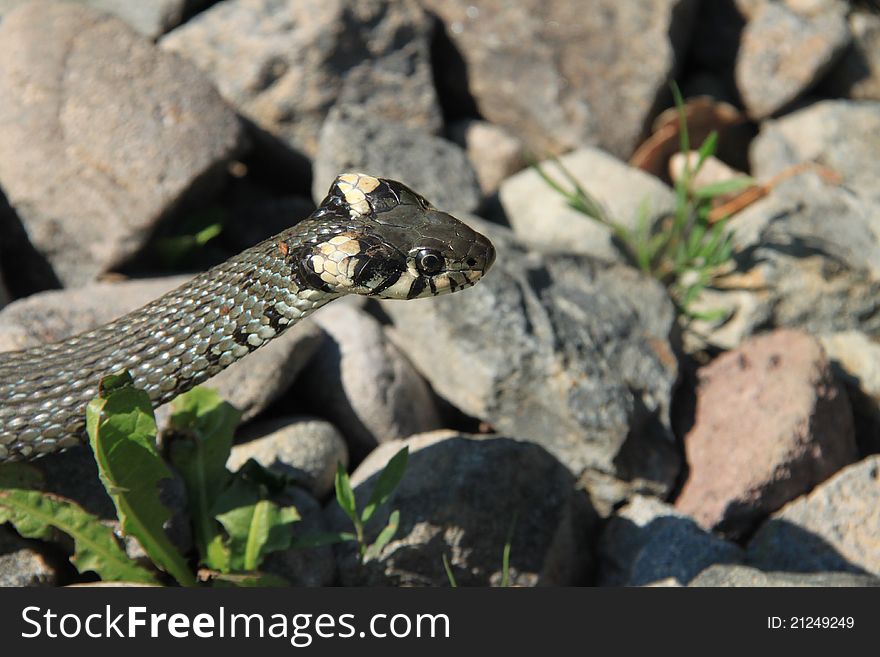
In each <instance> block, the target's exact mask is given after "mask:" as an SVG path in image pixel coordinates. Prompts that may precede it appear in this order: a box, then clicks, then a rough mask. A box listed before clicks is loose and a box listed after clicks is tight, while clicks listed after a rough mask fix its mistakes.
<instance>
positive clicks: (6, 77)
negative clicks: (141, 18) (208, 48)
mask: <svg viewBox="0 0 880 657" xmlns="http://www.w3.org/2000/svg"><path fill="white" fill-rule="evenodd" d="M0 43H2V44H3V51H4V52H5V53H6V56H4V57H3V58H2V60H0V96H2V97H3V99H4V102H3V103H2V104H0V186H2V187H3V189H4V191H5V193H6V196H7V198H8V200H9V203H10V204H11V205H12V206H13V208H14V209H15V211H16V213H17V214H18V216H19V217H20V218H21V221H22V222H23V224H24V225H25V227H26V228H27V231H28V233H29V236H30V239H31V241H32V242H33V243H34V245H35V246H36V247H37V248H38V249H39V250H40V252H41V253H43V254H44V255H45V257H46V258H47V259H48V260H49V261H50V262H51V263H52V266H53V267H54V269H55V271H56V273H57V274H58V276H59V277H60V278H61V280H62V281H63V282H65V283H66V284H75V285H79V284H83V283H85V282H87V281H89V280H91V279H93V278H94V277H95V275H97V274H99V273H101V272H105V271H108V270H110V269H112V268H113V267H115V266H117V265H119V264H121V263H122V262H123V261H125V259H126V258H129V257H130V256H132V255H133V254H135V253H137V251H138V250H139V249H140V248H141V247H142V246H143V245H144V243H145V242H146V240H147V239H148V237H149V236H150V233H151V232H152V230H153V229H154V228H155V227H156V225H157V223H158V222H159V220H160V219H161V218H163V217H164V216H166V215H167V214H168V213H170V212H171V211H172V210H173V209H174V208H175V207H177V206H179V205H180V204H181V203H183V202H185V201H186V202H192V201H194V200H195V199H196V198H198V197H203V196H205V195H206V194H208V193H209V192H211V191H212V189H213V188H214V187H215V186H216V185H217V184H218V183H220V182H221V181H222V180H223V176H224V175H225V174H224V171H223V165H224V164H225V162H226V161H227V160H229V159H230V158H231V157H233V156H234V155H235V154H236V153H237V152H238V151H240V150H241V148H242V138H243V132H242V128H241V126H240V123H239V120H238V118H237V117H236V115H235V113H234V112H233V111H232V110H231V109H230V108H228V107H227V106H226V105H225V104H224V103H223V101H222V100H221V99H220V97H219V95H218V94H217V92H216V91H215V90H214V88H213V87H212V86H211V84H210V83H209V82H208V81H207V80H206V79H205V78H204V77H203V76H202V75H201V74H200V73H199V71H198V70H197V69H196V68H195V66H192V65H191V64H188V63H187V62H184V61H181V59H180V58H178V57H175V56H173V55H169V54H167V53H163V52H161V51H159V50H158V49H157V48H156V47H155V46H154V45H153V44H152V43H151V42H150V41H149V40H148V39H146V38H144V37H143V36H141V35H139V34H137V33H135V32H134V31H133V30H132V29H131V28H129V27H128V26H127V25H125V23H123V22H122V21H121V20H119V19H117V18H113V17H110V16H107V15H105V14H102V13H100V12H97V11H95V10H93V9H90V8H88V7H84V6H82V5H78V4H71V3H61V4H51V3H49V4H46V3H43V2H29V3H27V4H26V5H24V6H22V7H18V8H17V9H13V10H12V11H11V12H9V13H8V14H6V15H5V16H4V17H3V21H2V22H0ZM34 44H39V47H35V45H34Z"/></svg>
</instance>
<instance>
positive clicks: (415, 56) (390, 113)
mask: <svg viewBox="0 0 880 657" xmlns="http://www.w3.org/2000/svg"><path fill="white" fill-rule="evenodd" d="M419 29H424V27H423V24H422V23H421V22H420V21H419ZM404 99H405V100H404ZM336 106H349V107H357V108H360V109H362V110H363V111H364V112H366V113H367V114H369V115H370V116H374V117H378V118H381V119H384V120H386V121H390V122H392V123H396V124H401V125H405V126H406V127H407V128H411V129H413V130H418V131H420V132H425V133H428V134H432V135H439V134H440V132H441V131H442V130H443V113H442V111H441V110H440V103H439V101H438V99H437V91H436V90H435V89H434V84H433V74H432V73H431V63H430V59H429V58H428V57H426V56H425V52H424V40H418V41H416V40H414V41H411V42H410V43H408V44H407V45H406V46H404V47H403V48H402V49H400V50H397V51H394V52H392V53H390V54H389V55H388V56H387V57H384V58H382V59H381V60H378V61H376V62H369V63H366V64H359V65H358V66H355V67H354V68H353V69H351V70H350V71H349V72H348V73H346V75H345V78H344V80H343V83H342V88H341V89H340V90H339V97H338V98H337V99H336Z"/></svg>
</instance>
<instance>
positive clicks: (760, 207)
mask: <svg viewBox="0 0 880 657" xmlns="http://www.w3.org/2000/svg"><path fill="white" fill-rule="evenodd" d="M828 217H834V218H835V220H834V221H833V222H832V221H829V220H828ZM878 219H880V213H878V206H877V204H876V203H875V202H873V201H870V200H868V199H866V198H865V197H863V196H860V195H858V194H854V193H853V192H851V191H849V190H847V189H844V188H841V187H839V186H836V185H833V184H829V183H828V182H825V181H823V180H822V179H821V178H820V176H818V175H817V174H815V173H811V172H807V173H803V174H800V175H797V176H795V177H793V178H791V179H788V180H786V181H785V182H783V183H781V184H779V185H777V186H776V187H775V188H774V189H773V191H772V192H771V193H770V194H769V195H768V196H767V197H765V198H763V199H761V200H759V201H757V202H756V203H754V204H753V205H751V206H749V207H748V208H746V209H745V210H743V211H742V212H740V213H738V214H737V215H735V216H734V218H733V219H732V220H731V221H730V224H729V228H730V229H731V230H732V232H733V241H734V245H735V260H736V265H737V270H738V274H737V276H738V277H739V278H741V279H742V283H743V285H744V286H745V287H744V288H742V289H732V290H720V291H712V292H711V296H709V295H707V296H705V298H704V299H702V300H701V306H700V307H702V308H703V309H710V308H730V309H731V310H732V311H733V316H732V318H731V319H730V320H729V321H726V322H724V323H723V324H721V325H718V324H717V323H716V324H706V323H698V324H696V325H695V329H697V330H699V331H700V332H701V333H703V334H704V335H707V336H708V340H709V342H710V343H713V344H716V345H719V346H722V347H725V348H732V347H735V346H737V345H738V344H740V343H741V342H742V341H743V340H744V339H745V338H747V337H748V336H749V335H750V334H751V333H752V332H754V331H755V330H762V329H765V328H771V327H782V326H785V327H795V328H801V329H803V330H805V331H807V332H808V333H811V334H813V335H822V334H826V333H835V332H839V331H849V330H859V331H862V332H864V333H865V334H866V335H868V336H878V335H880V297H878V295H880V242H878V237H877V235H878V234H880V231H878V230H877V226H878ZM732 283H733V282H731V284H732Z"/></svg>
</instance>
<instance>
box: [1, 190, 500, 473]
mask: <svg viewBox="0 0 880 657" xmlns="http://www.w3.org/2000/svg"><path fill="white" fill-rule="evenodd" d="M494 260H495V250H494V248H493V246H492V243H491V242H490V241H489V240H488V239H487V238H486V237H484V236H483V235H480V234H479V233H477V232H475V231H473V230H471V229H470V228H469V227H467V226H466V225H465V224H463V223H462V222H461V221H459V220H458V219H455V218H454V217H452V216H451V215H449V214H446V213H444V212H441V211H439V210H437V209H436V208H434V207H433V206H432V205H431V204H430V203H428V202H427V201H426V200H425V199H424V198H422V197H421V196H419V195H418V194H416V193H415V192H414V191H412V190H411V189H409V188H408V187H406V186H405V185H403V184H401V183H399V182H396V181H393V180H388V179H384V178H374V177H372V176H368V175H365V174H359V173H347V174H342V175H340V176H339V177H337V178H336V180H335V181H334V182H333V184H332V186H331V187H330V191H329V193H328V195H327V197H326V198H325V199H324V200H323V202H322V203H321V205H320V206H319V207H318V209H317V210H315V211H314V212H313V213H312V214H311V215H309V216H308V217H307V218H305V219H303V220H302V221H301V222H299V223H297V224H296V225H294V226H293V227H291V228H288V229H287V230H285V231H282V232H281V233H279V234H278V235H276V236H275V237H272V238H270V239H268V240H266V241H264V242H261V243H260V244H257V245H256V246H254V247H252V248H249V249H246V250H245V251H242V252H241V253H239V254H238V255H236V256H233V257H232V258H230V259H229V260H227V261H225V262H223V263H222V264H219V265H217V266H216V267H213V268H212V269H210V270H208V271H206V272H204V273H202V274H200V275H198V276H196V277H195V278H194V279H192V280H191V281H190V282H188V283H186V284H184V285H183V286H181V287H179V288H177V289H176V290H173V291H171V292H169V293H167V294H165V295H164V296H162V297H160V298H158V299H156V300H155V301H152V302H151V303H149V304H147V305H146V306H144V307H143V308H140V309H139V310H135V311H134V312H132V313H129V314H127V315H125V316H123V317H120V318H119V319H116V320H114V321H112V322H110V323H108V324H105V325H104V326H101V327H99V328H96V329H94V330H91V331H88V332H86V333H82V334H80V335H77V336H74V337H71V338H69V339H66V340H62V341H60V342H56V343H53V344H48V345H43V346H39V347H34V348H31V349H26V350H23V351H15V352H6V353H0V462H2V461H16V460H22V459H28V458H34V457H36V456H40V455H42V454H48V453H50V452H54V451H58V450H61V449H64V448H66V447H70V446H72V445H75V444H78V443H79V442H81V441H82V440H83V439H84V435H85V406H86V404H87V403H88V402H89V400H91V399H92V398H93V397H95V395H96V394H97V390H98V384H99V382H100V380H101V378H102V377H103V376H105V375H107V374H110V373H113V372H116V371H119V370H122V369H127V370H129V371H130V372H131V374H132V376H133V377H134V382H135V385H137V386H139V387H141V388H143V389H145V390H146V391H147V393H148V394H149V396H150V399H151V400H152V403H153V405H154V406H159V405H161V404H164V403H165V402H167V401H169V400H171V399H172V398H174V397H175V396H177V395H178V394H180V393H182V392H184V391H186V390H189V389H190V388H192V387H193V386H195V385H197V384H199V383H201V382H203V381H205V380H207V379H209V378H210V377H212V376H214V375H215V374H217V373H218V372H219V371H220V370H222V369H223V368H225V367H227V366H228V365H230V364H231V363H233V362H235V361H237V360H238V359H240V358H242V357H244V356H246V355H247V354H248V353H250V352H251V351H253V350H255V349H258V348H259V347H260V346H262V345H264V344H266V343H267V342H268V341H270V340H271V339H272V338H274V337H276V336H277V335H279V334H280V333H281V332H283V331H284V330H285V329H286V328H288V327H290V326H292V325H293V324H295V323H296V322H298V321H299V320H301V319H302V318H304V317H306V316H307V315H309V314H310V313H312V312H313V311H315V310H316V309H318V308H320V307H321V306H323V305H324V304H326V303H328V302H329V301H332V300H333V299H336V298H339V297H341V296H343V295H346V294H360V295H366V296H370V297H381V298H388V299H414V298H418V297H427V296H433V295H437V294H443V293H448V292H455V291H456V290H461V289H464V288H467V287H470V286H472V285H473V284H474V283H476V282H477V281H478V280H479V279H480V278H481V277H482V276H483V274H484V273H485V272H486V271H487V270H488V269H489V267H491V266H492V263H493V262H494Z"/></svg>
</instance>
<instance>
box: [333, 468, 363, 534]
mask: <svg viewBox="0 0 880 657" xmlns="http://www.w3.org/2000/svg"><path fill="white" fill-rule="evenodd" d="M334 484H335V488H336V501H337V502H339V507H340V508H341V509H342V510H343V511H344V512H345V515H347V516H348V517H349V518H350V519H351V521H352V522H353V523H354V524H355V526H358V525H359V524H360V519H359V518H358V515H357V507H356V505H355V499H354V491H353V490H352V489H351V480H350V479H349V478H348V473H347V472H346V471H345V468H344V467H343V466H342V462H337V464H336V480H335V482H334Z"/></svg>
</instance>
